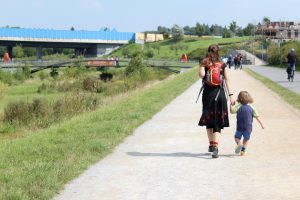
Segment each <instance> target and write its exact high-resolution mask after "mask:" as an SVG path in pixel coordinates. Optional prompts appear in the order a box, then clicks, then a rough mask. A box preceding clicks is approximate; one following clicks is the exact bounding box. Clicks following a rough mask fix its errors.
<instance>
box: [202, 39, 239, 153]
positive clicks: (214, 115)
mask: <svg viewBox="0 0 300 200" xmlns="http://www.w3.org/2000/svg"><path fill="white" fill-rule="evenodd" d="M219 51H220V49H219V46H218V45H211V46H209V47H208V52H207V55H206V58H204V59H203V60H202V61H201V62H200V68H199V76H200V78H202V79H203V84H204V85H203V88H204V89H203V95H202V104H203V110H202V116H201V118H200V121H199V123H198V125H199V126H206V130H207V136H208V140H209V148H208V151H209V152H212V157H213V158H218V157H219V155H218V152H219V149H218V146H219V137H220V134H221V129H223V128H224V127H229V120H228V107H227V97H226V95H227V93H226V88H227V92H228V96H229V98H230V104H231V105H233V104H234V98H233V94H232V91H231V86H230V81H229V77H228V72H227V68H226V64H225V63H224V62H222V60H221V59H220V55H219Z"/></svg>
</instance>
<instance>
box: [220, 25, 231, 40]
mask: <svg viewBox="0 0 300 200" xmlns="http://www.w3.org/2000/svg"><path fill="white" fill-rule="evenodd" d="M222 37H223V38H230V37H231V34H230V31H229V30H228V28H227V27H226V26H225V28H224V29H223V33H222Z"/></svg>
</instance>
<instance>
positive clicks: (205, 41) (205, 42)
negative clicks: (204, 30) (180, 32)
mask: <svg viewBox="0 0 300 200" xmlns="http://www.w3.org/2000/svg"><path fill="white" fill-rule="evenodd" d="M249 39H250V38H249V37H237V38H184V39H183V40H182V41H180V42H177V43H176V42H174V41H173V40H165V41H160V42H154V43H146V44H145V45H144V50H145V51H146V50H147V47H150V48H151V49H152V50H153V53H154V56H153V59H177V60H178V59H180V57H181V55H182V53H189V52H192V51H194V50H196V49H198V48H207V47H208V46H209V45H211V44H220V45H221V44H228V43H239V42H245V41H249ZM130 45H131V46H129V48H130V49H131V50H134V49H140V50H141V49H142V48H141V47H138V46H135V45H134V44H130ZM173 45H183V46H185V47H186V48H184V49H181V50H178V51H177V54H176V51H175V50H171V46H173ZM155 46H159V49H155V48H154V47H155ZM122 51H123V48H121V49H119V50H117V51H116V52H114V53H113V54H112V55H111V56H118V57H122V56H123V55H122Z"/></svg>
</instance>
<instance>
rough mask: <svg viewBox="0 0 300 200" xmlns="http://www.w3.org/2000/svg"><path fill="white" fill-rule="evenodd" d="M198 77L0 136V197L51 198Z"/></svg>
mask: <svg viewBox="0 0 300 200" xmlns="http://www.w3.org/2000/svg"><path fill="white" fill-rule="evenodd" d="M197 79H198V76H197V69H196V68H194V69H191V70H190V71H188V72H186V73H183V74H180V75H178V76H177V77H175V78H173V79H168V80H165V81H163V82H161V83H160V84H155V85H153V86H151V87H147V89H142V90H140V91H138V92H136V91H135V92H132V93H130V94H129V95H128V96H127V97H124V98H122V99H121V100H118V101H109V103H107V104H105V105H103V106H102V107H100V108H99V109H97V110H95V111H94V112H91V113H84V114H82V115H80V116H77V117H74V118H72V119H70V120H69V121H68V122H65V123H62V124H60V125H55V126H52V127H50V128H49V129H45V130H40V131H39V132H36V133H33V134H28V136H27V137H23V138H16V139H3V140H2V141H0V199H50V198H52V197H53V196H54V195H55V194H56V193H57V192H58V191H59V190H61V189H62V188H63V186H64V184H66V183H67V182H68V181H70V180H72V179H74V178H75V177H77V176H78V175H79V174H80V173H82V172H83V171H84V170H85V169H87V168H88V166H90V165H91V164H93V163H95V162H97V161H99V160H101V158H103V157H104V156H105V155H107V154H108V153H110V152H112V150H113V149H114V148H115V146H116V145H118V144H119V143H120V142H122V141H123V140H124V138H126V137H127V136H128V135H130V134H131V133H132V132H133V131H134V129H135V128H137V127H138V126H139V125H141V124H142V123H143V122H145V121H146V120H148V119H150V118H151V117H152V116H153V115H154V114H155V113H157V112H158V111H159V110H161V109H162V108H163V107H164V106H165V105H166V104H168V103H169V102H170V101H171V100H172V99H174V98H175V97H176V96H178V95H179V94H180V93H182V92H183V91H184V90H186V89H187V88H188V87H189V86H190V85H191V84H193V83H194V82H195V81H196V80H197Z"/></svg>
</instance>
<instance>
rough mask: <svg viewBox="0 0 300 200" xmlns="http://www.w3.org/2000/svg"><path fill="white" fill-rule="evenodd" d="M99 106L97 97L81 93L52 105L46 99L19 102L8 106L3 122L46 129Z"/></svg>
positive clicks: (66, 97)
mask: <svg viewBox="0 0 300 200" xmlns="http://www.w3.org/2000/svg"><path fill="white" fill-rule="evenodd" d="M98 104H99V101H98V99H97V97H96V96H95V95H90V94H81V93H77V94H72V95H67V96H65V97H63V98H61V99H59V100H56V101H54V102H52V103H48V102H47V101H46V99H34V100H33V101H32V102H28V101H18V102H13V103H10V104H8V105H7V106H6V108H5V109H4V117H3V122H4V123H5V124H7V125H8V124H9V125H11V126H12V127H28V128H31V129H35V128H45V127H48V126H49V125H51V124H53V123H55V122H59V121H61V120H63V119H67V118H69V117H72V116H74V115H76V114H79V113H82V112H84V111H88V110H93V109H95V108H96V107H97V106H98ZM0 131H1V128H0ZM2 131H4V129H3V128H2Z"/></svg>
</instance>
